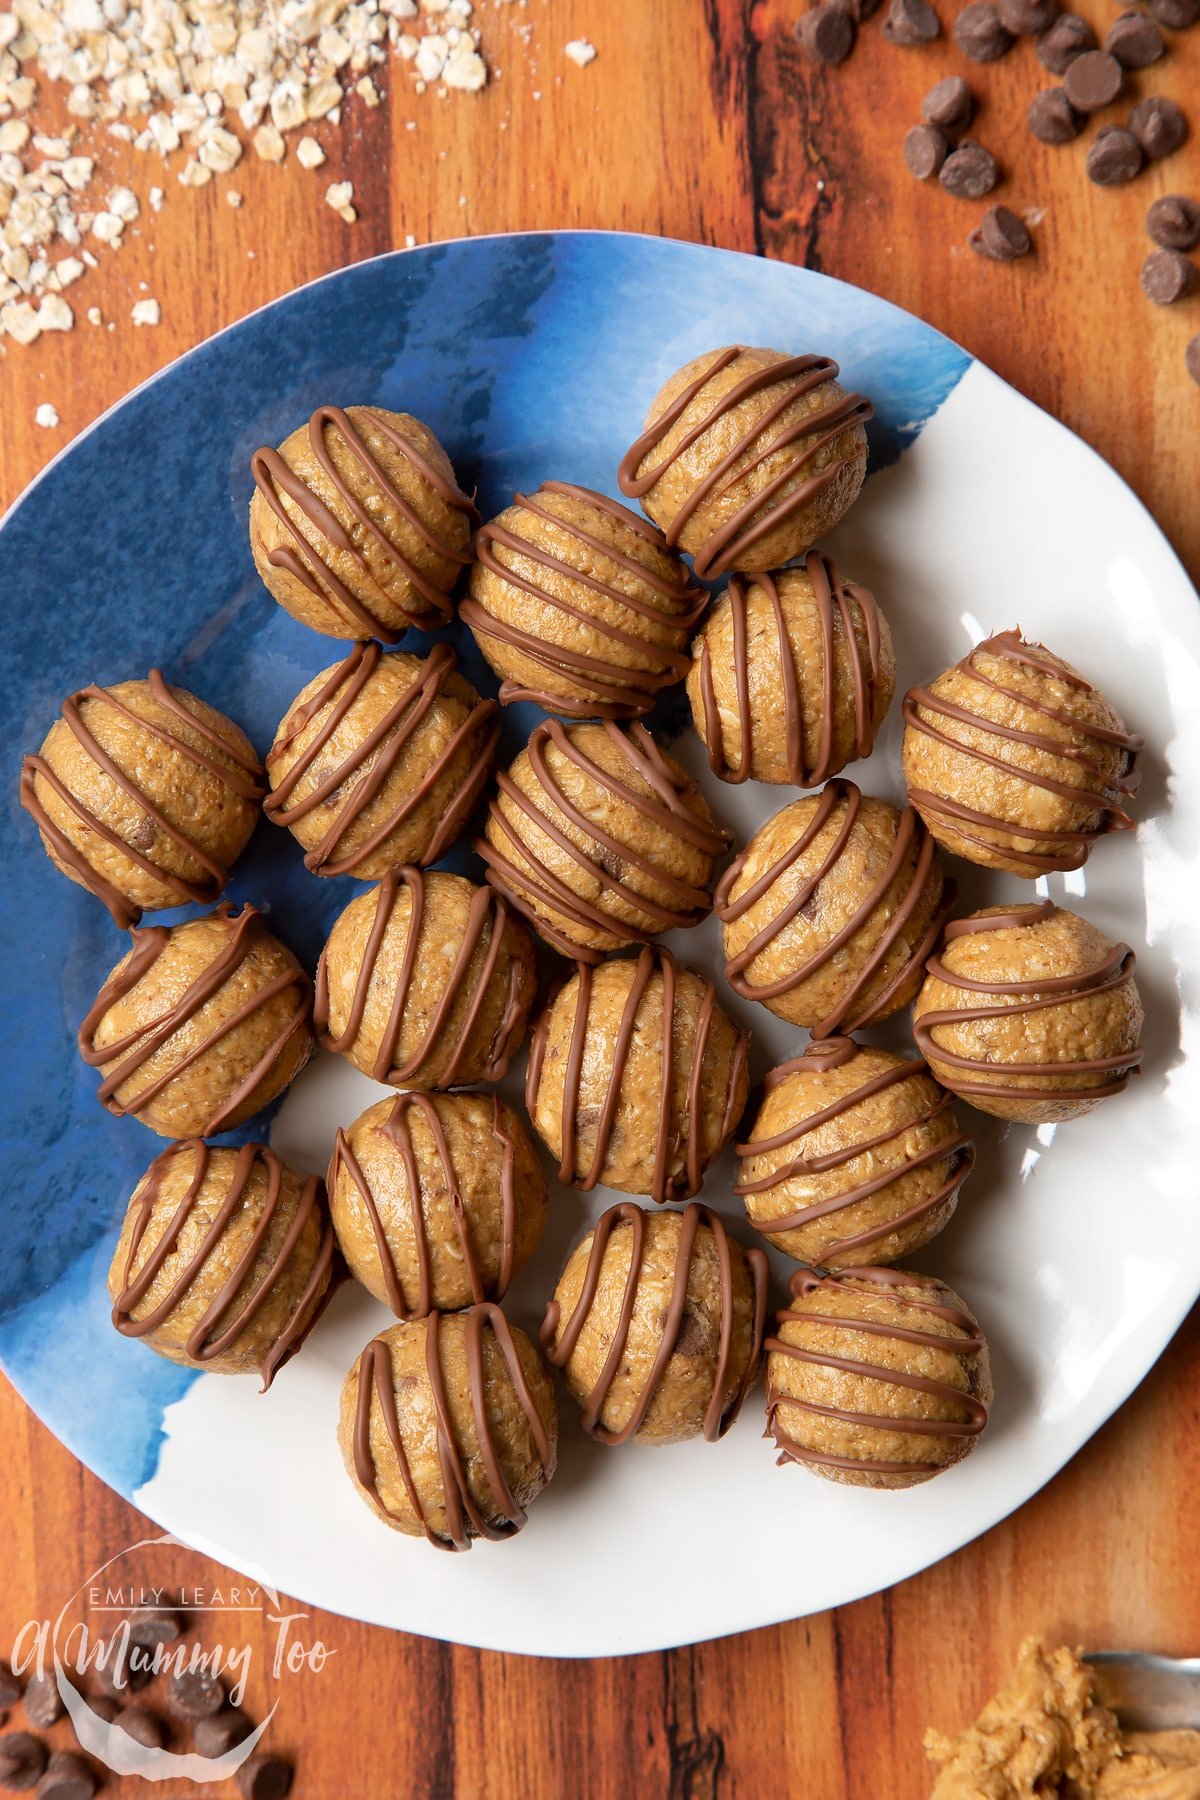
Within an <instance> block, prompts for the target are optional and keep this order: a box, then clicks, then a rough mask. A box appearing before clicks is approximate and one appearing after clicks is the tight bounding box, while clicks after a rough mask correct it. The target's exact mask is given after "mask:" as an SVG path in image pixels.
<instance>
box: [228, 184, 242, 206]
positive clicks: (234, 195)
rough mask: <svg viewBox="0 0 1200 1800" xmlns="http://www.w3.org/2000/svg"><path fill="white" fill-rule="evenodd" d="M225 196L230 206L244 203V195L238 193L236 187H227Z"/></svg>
mask: <svg viewBox="0 0 1200 1800" xmlns="http://www.w3.org/2000/svg"><path fill="white" fill-rule="evenodd" d="M225 198H226V200H228V202H229V204H230V206H240V205H241V204H242V196H241V195H240V194H239V193H238V191H237V189H236V188H226V189H225Z"/></svg>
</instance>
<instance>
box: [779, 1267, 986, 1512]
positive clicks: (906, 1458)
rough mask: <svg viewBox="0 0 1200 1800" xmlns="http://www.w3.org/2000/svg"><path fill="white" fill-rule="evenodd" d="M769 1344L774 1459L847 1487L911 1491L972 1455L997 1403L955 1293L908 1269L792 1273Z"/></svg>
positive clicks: (980, 1339)
mask: <svg viewBox="0 0 1200 1800" xmlns="http://www.w3.org/2000/svg"><path fill="white" fill-rule="evenodd" d="M788 1291H789V1292H790V1294H791V1296H792V1304H791V1306H790V1307H788V1308H787V1309H786V1310H785V1311H783V1312H781V1313H780V1314H779V1316H778V1317H777V1319H776V1321H775V1335H774V1336H773V1337H769V1338H768V1339H767V1431H768V1433H769V1435H770V1436H772V1437H773V1438H774V1439H775V1442H776V1444H777V1445H778V1447H779V1461H780V1463H785V1462H797V1463H802V1464H803V1465H804V1466H805V1467H806V1468H808V1469H811V1470H812V1472H813V1474H814V1475H823V1476H824V1477H825V1478H826V1480H827V1481H840V1482H845V1483H847V1484H848V1485H849V1486H851V1487H870V1488H906V1487H916V1486H917V1485H918V1483H919V1482H922V1481H928V1480H929V1478H930V1477H931V1476H933V1475H938V1474H940V1473H941V1471H942V1470H943V1469H948V1468H950V1466H951V1465H952V1464H953V1463H956V1462H961V1461H962V1459H963V1457H964V1456H967V1455H969V1454H970V1452H971V1451H972V1450H973V1449H974V1448H975V1444H976V1441H977V1439H978V1437H979V1434H980V1432H981V1431H982V1430H983V1428H984V1426H985V1425H986V1424H987V1419H988V1409H989V1407H990V1406H991V1403H992V1376H991V1365H990V1363H989V1361H988V1351H987V1343H986V1341H985V1339H984V1336H983V1333H982V1332H981V1331H980V1329H979V1325H978V1322H977V1321H976V1319H975V1318H974V1317H973V1315H972V1314H971V1313H970V1312H969V1311H968V1309H967V1307H966V1306H964V1304H963V1302H962V1301H961V1300H960V1299H959V1297H958V1295H957V1294H956V1293H955V1292H954V1290H953V1288H949V1287H947V1286H946V1284H945V1282H944V1281H938V1280H936V1279H935V1278H934V1277H933V1276H931V1275H915V1274H911V1273H909V1272H908V1271H906V1270H903V1269H880V1268H869V1267H864V1268H858V1269H843V1270H839V1271H837V1272H835V1273H827V1272H825V1271H823V1270H819V1269H800V1270H799V1271H798V1272H797V1273H796V1274H795V1275H793V1276H792V1279H791V1282H790V1283H789V1290H788Z"/></svg>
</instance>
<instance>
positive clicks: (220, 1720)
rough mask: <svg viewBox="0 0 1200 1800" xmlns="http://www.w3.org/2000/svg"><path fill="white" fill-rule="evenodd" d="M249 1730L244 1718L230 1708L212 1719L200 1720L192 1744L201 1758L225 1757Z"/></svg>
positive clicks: (194, 1731) (197, 1722)
mask: <svg viewBox="0 0 1200 1800" xmlns="http://www.w3.org/2000/svg"><path fill="white" fill-rule="evenodd" d="M249 1729H250V1727H249V1726H248V1725H247V1723H246V1720H245V1718H244V1716H243V1715H242V1714H241V1713H240V1712H236V1711H235V1710H234V1709H233V1708H232V1707H230V1708H229V1710H228V1711H226V1712H219V1713H217V1714H215V1716H214V1717H213V1718H211V1719H198V1720H197V1721H196V1725H195V1729H194V1730H193V1732H192V1742H193V1744H194V1745H195V1746H196V1749H197V1751H198V1752H199V1754H200V1755H201V1756H224V1755H225V1753H226V1751H227V1750H232V1749H233V1746H234V1745H235V1744H240V1743H241V1741H242V1739H243V1738H244V1737H245V1735H246V1733H247V1731H248V1730H249Z"/></svg>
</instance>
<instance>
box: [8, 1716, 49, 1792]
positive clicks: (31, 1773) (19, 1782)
mask: <svg viewBox="0 0 1200 1800" xmlns="http://www.w3.org/2000/svg"><path fill="white" fill-rule="evenodd" d="M45 1767H46V1746H45V1745H44V1744H43V1743H42V1740H41V1738H35V1737H34V1735H33V1733H32V1732H31V1731H8V1732H6V1733H5V1735H4V1736H3V1737H0V1787H6V1788H9V1789H11V1791H12V1792H13V1793H20V1791H21V1790H22V1789H23V1788H31V1787H33V1786H35V1785H36V1783H37V1781H38V1780H39V1778H40V1776H41V1773H42V1770H43V1769H44V1768H45Z"/></svg>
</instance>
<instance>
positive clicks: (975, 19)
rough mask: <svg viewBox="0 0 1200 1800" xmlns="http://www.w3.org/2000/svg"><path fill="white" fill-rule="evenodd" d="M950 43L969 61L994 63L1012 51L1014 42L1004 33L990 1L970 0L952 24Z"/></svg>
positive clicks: (1010, 35)
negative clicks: (952, 37) (952, 38)
mask: <svg viewBox="0 0 1200 1800" xmlns="http://www.w3.org/2000/svg"><path fill="white" fill-rule="evenodd" d="M954 41H955V43H956V44H957V45H958V47H959V49H960V50H961V51H962V53H963V55H964V56H969V57H970V58H971V61H972V62H981V63H989V62H995V61H996V60H997V58H998V57H1001V56H1005V55H1007V53H1008V52H1009V51H1010V50H1011V49H1012V47H1013V44H1014V43H1015V41H1016V40H1015V39H1014V37H1013V35H1012V32H1011V31H1005V29H1004V27H1003V25H1002V24H1001V23H1000V18H999V15H998V13H997V12H996V9H995V7H994V6H993V5H992V4H991V0H971V4H970V6H964V7H963V9H962V11H961V12H960V13H959V15H958V17H957V19H955V21H954Z"/></svg>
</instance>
